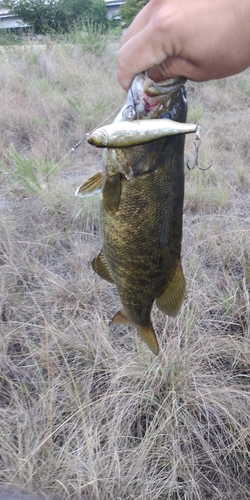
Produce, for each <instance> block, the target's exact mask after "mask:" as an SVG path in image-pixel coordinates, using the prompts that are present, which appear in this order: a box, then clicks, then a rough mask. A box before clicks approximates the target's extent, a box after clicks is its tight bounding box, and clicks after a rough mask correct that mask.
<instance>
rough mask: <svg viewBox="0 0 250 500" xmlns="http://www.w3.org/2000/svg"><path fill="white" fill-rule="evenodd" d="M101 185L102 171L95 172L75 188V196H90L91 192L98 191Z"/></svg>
mask: <svg viewBox="0 0 250 500" xmlns="http://www.w3.org/2000/svg"><path fill="white" fill-rule="evenodd" d="M101 187H102V172H96V174H94V175H92V176H91V177H90V178H89V179H87V180H86V181H85V182H83V184H81V185H80V186H79V187H78V188H77V190H76V193H75V195H76V196H92V195H93V194H95V193H97V192H98V191H100V189H101Z"/></svg>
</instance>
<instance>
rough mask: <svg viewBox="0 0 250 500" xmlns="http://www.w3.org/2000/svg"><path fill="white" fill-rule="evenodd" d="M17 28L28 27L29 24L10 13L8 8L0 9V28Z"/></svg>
mask: <svg viewBox="0 0 250 500" xmlns="http://www.w3.org/2000/svg"><path fill="white" fill-rule="evenodd" d="M18 28H29V26H28V24H26V23H24V22H23V21H22V20H21V19H19V18H18V17H17V16H16V15H15V14H11V13H10V11H9V10H7V9H0V29H5V30H6V29H10V30H12V29H14V30H16V29H18Z"/></svg>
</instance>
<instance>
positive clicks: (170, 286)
mask: <svg viewBox="0 0 250 500" xmlns="http://www.w3.org/2000/svg"><path fill="white" fill-rule="evenodd" d="M185 291H186V280H185V276H184V274H183V270H182V265H181V260H180V259H179V260H178V263H177V266H176V269H175V272H174V275H173V278H172V280H171V281H170V283H167V285H166V287H165V290H164V292H163V293H162V294H161V295H160V296H159V297H157V299H156V300H155V302H156V305H157V307H158V309H160V311H162V312H164V313H165V314H168V316H176V315H177V314H178V312H179V310H180V308H181V305H182V302H183V299H184V295H185Z"/></svg>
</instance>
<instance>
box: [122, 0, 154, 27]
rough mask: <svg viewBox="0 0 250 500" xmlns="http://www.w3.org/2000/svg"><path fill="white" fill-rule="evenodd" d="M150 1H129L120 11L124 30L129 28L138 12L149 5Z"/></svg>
mask: <svg viewBox="0 0 250 500" xmlns="http://www.w3.org/2000/svg"><path fill="white" fill-rule="evenodd" d="M148 1H149V0H139V1H137V0H127V1H126V2H125V3H124V4H123V5H122V6H121V7H120V9H119V14H120V16H121V21H122V23H123V26H124V28H127V27H128V26H129V25H130V24H131V23H132V21H133V19H134V18H135V16H136V15H137V14H138V12H139V11H140V10H141V9H142V8H143V7H144V5H146V4H147V3H148Z"/></svg>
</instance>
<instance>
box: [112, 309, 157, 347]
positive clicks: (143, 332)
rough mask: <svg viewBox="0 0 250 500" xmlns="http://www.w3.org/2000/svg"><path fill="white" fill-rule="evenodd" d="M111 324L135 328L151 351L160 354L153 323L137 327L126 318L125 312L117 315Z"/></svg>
mask: <svg viewBox="0 0 250 500" xmlns="http://www.w3.org/2000/svg"><path fill="white" fill-rule="evenodd" d="M111 323H119V324H120V325H130V326H134V327H135V328H136V329H137V331H138V333H139V335H140V337H141V338H142V340H144V342H146V344H147V346H148V347H149V349H151V351H152V352H153V353H154V354H156V355H157V354H159V345H158V342H157V338H156V336H155V332H154V329H153V326H152V323H151V322H150V323H149V324H148V325H147V326H140V325H136V324H135V323H133V322H132V321H130V320H129V319H128V318H127V317H126V315H125V314H124V313H123V311H119V312H118V313H116V314H115V316H114V317H113V319H112V321H111Z"/></svg>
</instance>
